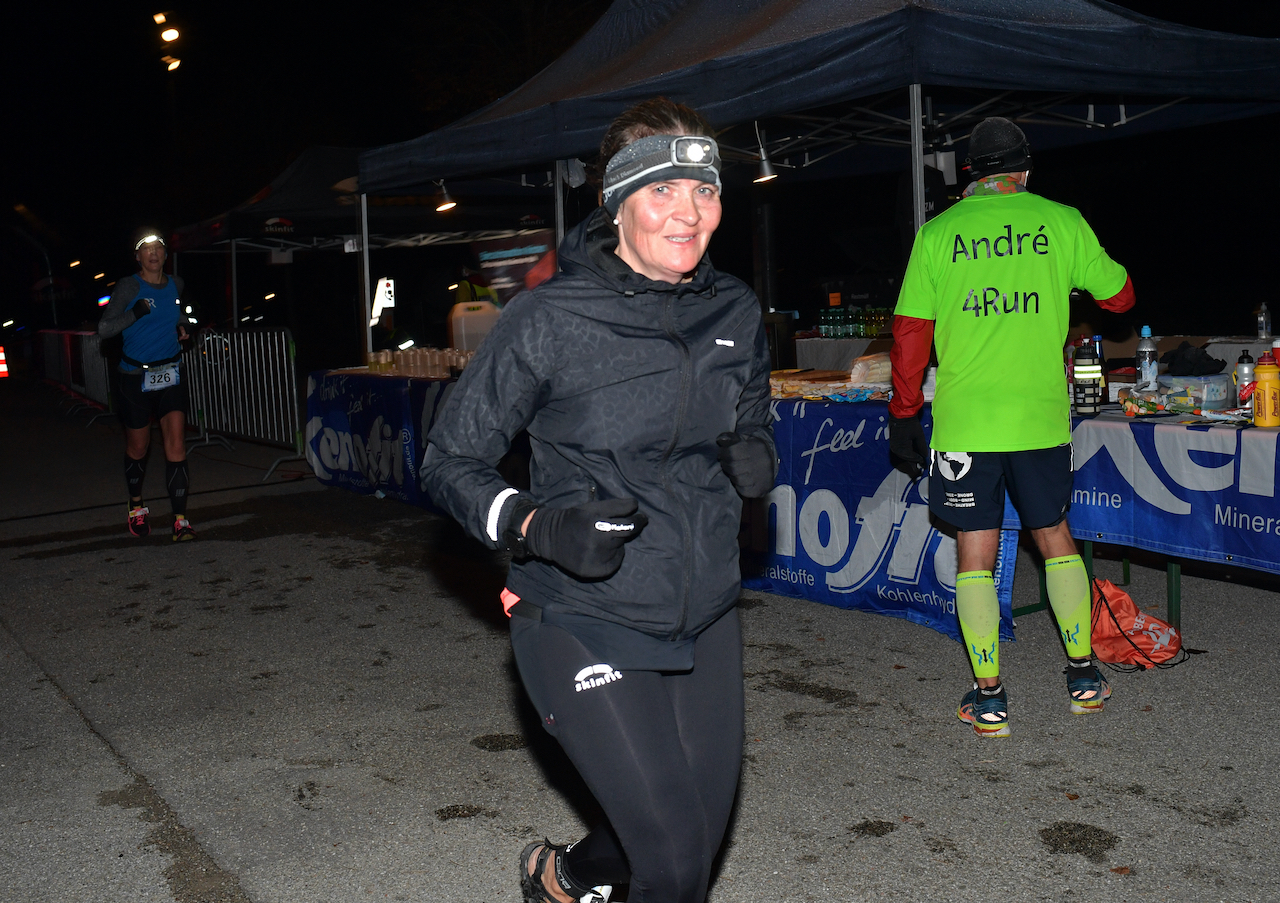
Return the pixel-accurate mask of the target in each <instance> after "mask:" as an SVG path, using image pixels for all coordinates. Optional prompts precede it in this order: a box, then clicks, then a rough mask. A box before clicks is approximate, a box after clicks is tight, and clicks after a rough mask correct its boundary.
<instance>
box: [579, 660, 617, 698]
mask: <svg viewBox="0 0 1280 903" xmlns="http://www.w3.org/2000/svg"><path fill="white" fill-rule="evenodd" d="M615 680H622V672H621V671H615V670H614V669H613V665H590V666H588V667H586V668H583V669H582V670H581V671H579V672H578V673H577V674H575V675H574V677H573V691H574V692H575V693H581V692H582V691H583V690H592V689H595V688H596V687H603V686H604V685H605V684H611V683H613V682H614V681H615Z"/></svg>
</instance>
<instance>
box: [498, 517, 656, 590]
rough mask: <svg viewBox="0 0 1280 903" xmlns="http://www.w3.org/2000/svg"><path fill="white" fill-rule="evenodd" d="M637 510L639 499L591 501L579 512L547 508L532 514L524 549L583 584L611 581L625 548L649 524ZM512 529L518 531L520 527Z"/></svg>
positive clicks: (619, 565)
mask: <svg viewBox="0 0 1280 903" xmlns="http://www.w3.org/2000/svg"><path fill="white" fill-rule="evenodd" d="M639 507H640V506H639V504H637V502H636V500H635V499H609V500H608V501H604V502H587V503H586V504H585V505H579V506H578V507H577V508H547V507H545V506H544V507H542V508H539V509H538V510H536V511H534V512H533V519H532V520H530V521H529V526H528V528H527V529H526V530H525V534H524V547H525V549H526V550H527V551H528V553H529V554H530V555H536V556H537V557H538V558H545V559H546V560H547V561H553V562H555V563H556V564H558V565H560V566H561V567H562V568H564V569H565V570H566V571H568V572H569V573H571V574H574V575H575V576H578V577H582V578H583V579H585V580H595V579H598V578H601V577H609V576H611V575H612V574H613V573H614V572H615V571H617V570H618V568H620V567H621V566H622V555H623V552H624V549H623V545H625V544H626V543H627V542H628V541H629V540H631V539H634V538H635V537H636V536H639V535H640V531H641V530H643V529H644V527H645V524H647V523H649V518H648V517H646V516H645V514H644V512H643V511H639V510H637V509H638V508H639ZM511 528H512V529H513V530H517V531H518V530H519V529H520V524H518V523H512V524H511Z"/></svg>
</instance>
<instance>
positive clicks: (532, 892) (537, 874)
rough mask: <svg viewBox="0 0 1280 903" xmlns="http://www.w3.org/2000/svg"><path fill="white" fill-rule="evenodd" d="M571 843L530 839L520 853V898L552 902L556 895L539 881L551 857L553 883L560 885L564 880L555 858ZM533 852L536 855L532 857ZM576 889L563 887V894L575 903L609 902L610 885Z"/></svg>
mask: <svg viewBox="0 0 1280 903" xmlns="http://www.w3.org/2000/svg"><path fill="white" fill-rule="evenodd" d="M571 846H573V844H565V845H562V844H558V843H552V842H551V841H550V840H543V841H541V842H538V841H534V842H533V843H531V844H529V845H528V846H526V847H525V848H524V849H523V850H522V851H521V852H520V892H521V895H522V896H523V897H524V903H556V898H555V897H553V896H552V895H551V893H550V892H549V891H548V890H547V888H546V886H545V885H544V884H543V883H542V875H543V873H544V872H545V871H546V868H547V860H548V859H549V858H551V857H555V859H556V862H555V864H553V865H552V869H553V870H554V871H555V873H556V881H557V883H559V884H560V885H561V887H564V885H565V884H566V883H568V882H567V881H566V880H565V879H564V878H563V877H562V875H563V872H562V871H561V866H560V863H559V859H560V857H561V856H563V855H564V854H565V853H567V852H568V851H569V847H571ZM534 853H537V854H538V855H537V856H536V857H535V856H534V855H533V854H534ZM579 891H580V889H578V888H572V887H571V888H566V889H565V893H567V894H568V895H569V896H571V897H573V899H574V900H575V901H576V903H609V897H610V895H612V893H613V885H612V884H602V885H597V886H596V887H593V888H591V889H590V890H582V891H581V892H579Z"/></svg>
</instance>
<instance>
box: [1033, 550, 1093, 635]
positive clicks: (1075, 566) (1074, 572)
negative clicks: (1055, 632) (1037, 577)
mask: <svg viewBox="0 0 1280 903" xmlns="http://www.w3.org/2000/svg"><path fill="white" fill-rule="evenodd" d="M1044 579H1045V585H1046V586H1047V587H1048V590H1049V607H1050V608H1052V609H1053V616H1054V618H1056V619H1057V621H1058V629H1059V630H1060V631H1062V642H1063V644H1064V645H1065V646H1066V647H1067V656H1068V657H1069V658H1087V657H1088V656H1089V655H1090V653H1091V651H1092V650H1091V645H1090V640H1091V637H1090V635H1089V630H1090V626H1091V624H1090V621H1091V616H1092V614H1093V609H1092V601H1093V600H1092V599H1090V594H1089V572H1088V571H1086V570H1085V567H1084V562H1083V561H1081V560H1080V556H1079V555H1064V556H1063V557H1061V558H1048V559H1046V560H1045V563H1044Z"/></svg>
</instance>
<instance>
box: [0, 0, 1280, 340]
mask: <svg viewBox="0 0 1280 903" xmlns="http://www.w3.org/2000/svg"><path fill="white" fill-rule="evenodd" d="M166 2H168V0H166ZM1121 5H1123V6H1127V7H1129V8H1132V9H1135V10H1137V11H1139V12H1143V13H1146V14H1149V15H1154V16H1159V17H1160V18H1164V19H1167V20H1171V21H1176V22H1181V23H1184V24H1188V25H1194V26H1197V27H1202V28H1212V29H1217V30H1221V31H1230V32H1235V33H1239V34H1250V35H1257V36H1263V37H1280V17H1277V16H1276V14H1274V13H1270V14H1265V15H1264V14H1259V12H1258V10H1259V9H1260V8H1264V7H1270V6H1271V5H1270V4H1261V3H1258V2H1257V0H1220V2H1215V3H1204V2H1185V0H1131V2H1128V3H1124V4H1121ZM607 6H608V2H607V0H469V2H466V3H455V2H439V0H437V2H431V3H416V4H399V3H384V4H350V5H346V6H344V7H337V8H334V11H333V12H326V11H322V9H323V8H322V7H321V6H320V5H319V4H314V3H302V2H297V0H287V2H276V3H263V4H245V3H238V2H232V3H220V4H198V5H197V4H191V5H189V6H181V5H180V6H175V7H172V10H171V19H172V20H173V22H174V23H175V24H177V25H178V27H180V28H181V29H182V30H183V38H182V39H181V42H180V44H179V45H178V48H179V49H178V50H170V51H169V52H170V53H173V54H174V55H177V56H180V57H181V58H182V60H183V63H182V66H181V68H179V69H178V70H177V71H176V72H174V73H167V72H165V71H164V67H163V66H162V65H161V63H160V62H159V57H160V56H161V54H162V53H164V52H165V51H164V50H162V49H161V47H160V42H159V39H158V37H157V32H158V31H159V28H158V27H157V26H155V25H154V24H153V23H152V20H151V14H152V13H154V12H157V11H159V10H160V9H162V8H165V9H167V7H165V6H164V5H162V4H142V3H138V2H133V0H127V2H116V3H95V4H88V3H79V4H67V3H58V2H45V3H40V4H22V5H20V6H18V7H16V8H15V9H12V10H9V11H8V12H6V25H5V32H6V39H7V40H6V42H5V43H6V54H5V55H4V57H3V59H0V65H2V66H3V76H4V84H5V89H4V118H5V122H6V126H7V127H6V129H5V133H6V135H5V139H4V141H3V142H2V144H3V147H0V155H2V156H0V160H2V162H3V168H2V169H0V172H3V188H2V191H3V198H2V200H3V201H4V208H3V210H0V217H3V219H2V220H0V223H3V224H4V226H3V228H0V314H5V315H6V316H5V318H6V319H7V317H8V316H9V315H11V314H10V311H12V310H14V309H16V308H17V307H18V306H23V307H25V305H26V300H25V298H24V297H22V296H23V294H24V293H23V290H22V288H23V285H24V284H25V285H29V284H30V279H31V277H32V274H33V273H34V274H35V276H36V277H37V278H38V276H39V275H41V273H42V270H43V264H42V263H40V262H38V260H39V259H38V257H37V256H36V255H35V254H34V252H33V251H32V249H31V248H30V246H29V245H28V244H26V243H25V242H24V240H23V239H21V238H20V237H19V236H18V235H17V233H16V232H15V229H14V228H13V227H20V228H22V229H24V230H26V231H28V232H29V233H33V234H35V236H36V237H37V238H38V239H39V240H40V241H41V242H43V243H44V244H45V245H46V246H47V247H48V248H49V252H50V256H51V258H52V259H53V263H54V268H55V270H58V269H59V268H60V267H65V265H66V263H67V262H68V261H69V260H71V259H72V258H77V257H78V258H83V259H84V260H85V262H86V266H85V270H89V269H91V268H97V269H105V270H107V271H109V272H110V273H112V278H114V276H118V275H120V274H121V273H122V272H125V271H127V268H128V267H129V266H130V265H131V263H132V261H131V260H130V257H129V255H128V253H127V249H126V248H125V247H124V245H125V242H126V239H127V236H128V234H129V233H130V232H131V231H132V230H133V229H134V228H135V227H136V226H137V225H139V224H142V223H153V224H155V225H157V226H158V227H160V228H164V229H169V228H174V227H177V226H180V225H183V224H185V223H188V222H192V221H195V220H199V219H203V218H205V217H208V216H212V215H214V214H216V213H219V212H221V211H223V210H225V209H227V208H229V207H231V206H233V205H235V204H237V203H239V202H241V201H243V200H244V199H245V198H247V197H248V196H249V195H251V194H253V193H254V192H255V191H256V190H257V189H258V188H260V187H261V186H263V185H265V184H266V183H267V182H269V181H270V180H271V179H272V178H273V177H274V176H275V175H277V174H278V173H279V172H280V170H281V169H283V168H284V167H285V166H286V165H287V164H288V163H289V162H290V161H291V160H292V159H293V158H294V157H295V156H296V155H297V154H298V152H299V151H301V150H303V149H304V148H306V147H308V146H310V145H314V144H337V145H358V146H371V145H377V144H382V143H387V142H391V141H398V140H403V139H406V138H410V137H414V136H416V135H419V134H422V133H424V132H427V131H430V130H431V129H433V128H436V127H439V126H441V125H443V124H446V123H448V122H450V121H452V120H453V119H455V118H457V117H458V116H460V115H463V114H465V113H467V112H469V111H470V110H472V109H475V108H477V107H479V106H481V105H483V104H484V103H486V102H488V101H489V100H492V99H494V98H496V97H498V96H500V95H501V94H503V93H505V92H506V91H508V90H510V89H512V88H514V87H516V86H517V85H518V84H520V83H521V82H522V81H523V80H524V79H526V78H527V77H529V76H530V75H532V74H533V73H535V72H536V71H537V70H538V69H540V68H541V67H542V66H544V65H546V63H548V62H550V61H551V60H552V59H554V58H555V56H556V55H558V54H559V53H560V52H561V51H562V50H563V49H565V48H566V47H567V46H569V45H570V44H571V43H572V42H573V41H574V40H575V39H576V38H577V37H578V36H579V35H580V34H581V33H582V32H583V31H585V30H586V29H587V28H588V27H589V25H590V24H591V22H592V21H594V19H595V18H596V17H597V16H598V15H599V14H600V13H601V12H602V11H603V10H604V9H605V8H607ZM1224 134H1225V135H1226V136H1227V137H1228V138H1229V139H1230V140H1232V141H1237V142H1243V144H1244V145H1246V146H1247V150H1248V152H1249V153H1250V154H1252V153H1253V152H1254V151H1257V152H1259V153H1265V156H1264V157H1262V158H1260V159H1252V158H1250V157H1245V158H1239V159H1237V158H1235V157H1234V156H1233V155H1231V154H1227V155H1225V157H1220V158H1219V159H1223V160H1224V164H1223V167H1224V169H1225V172H1223V170H1219V169H1218V167H1216V166H1215V167H1206V166H1205V165H1204V164H1200V163H1197V162H1193V161H1192V160H1190V159H1188V160H1185V161H1181V162H1180V163H1179V162H1175V163H1168V162H1167V161H1166V162H1165V164H1164V165H1163V166H1162V165H1160V164H1159V163H1158V161H1154V160H1153V159H1152V158H1153V157H1161V156H1163V155H1161V154H1159V153H1158V151H1157V149H1156V148H1157V146H1156V145H1154V144H1152V143H1151V141H1149V140H1148V141H1145V142H1144V141H1137V140H1128V141H1118V142H1112V144H1114V145H1115V148H1114V149H1112V150H1111V151H1109V152H1107V156H1106V157H1105V160H1102V159H1101V158H1096V153H1097V152H1094V157H1095V158H1096V159H1095V158H1091V159H1086V160H1085V161H1084V164H1083V166H1082V167H1081V170H1080V173H1081V178H1085V177H1087V178H1090V179H1096V178H1098V177H1099V176H1098V171H1099V167H1103V166H1105V168H1106V169H1115V170H1118V171H1119V172H1121V173H1124V175H1123V176H1117V175H1110V176H1104V177H1106V178H1112V179H1123V181H1125V182H1126V183H1128V184H1127V186H1126V187H1125V188H1124V189H1123V191H1122V193H1123V192H1126V191H1127V192H1129V193H1130V194H1131V195H1132V198H1131V199H1130V200H1131V201H1132V203H1126V205H1123V206H1125V207H1126V209H1125V210H1124V211H1123V212H1118V211H1116V210H1105V209H1104V210H1100V211H1090V210H1088V209H1086V214H1087V215H1089V214H1091V213H1092V214H1095V215H1096V216H1097V217H1099V218H1100V219H1101V220H1102V221H1103V223H1105V224H1106V225H1107V226H1108V227H1113V228H1115V229H1117V230H1123V231H1126V232H1129V233H1131V234H1130V238H1132V234H1135V233H1137V232H1140V231H1141V230H1143V229H1144V228H1146V226H1147V224H1146V223H1144V212H1143V211H1144V210H1153V209H1156V208H1159V207H1160V203H1161V199H1167V198H1168V197H1169V196H1170V195H1171V194H1174V193H1178V194H1180V195H1182V196H1183V197H1185V201H1183V202H1181V203H1179V204H1177V205H1172V206H1171V207H1170V209H1172V210H1174V211H1176V214H1171V213H1169V212H1167V211H1166V210H1165V209H1163V208H1161V209H1160V213H1159V215H1160V217H1161V219H1162V220H1167V219H1168V217H1169V216H1171V215H1175V216H1182V217H1184V220H1183V222H1182V223H1181V224H1179V223H1173V224H1170V223H1168V222H1163V223H1162V224H1161V225H1162V227H1163V228H1164V234H1166V235H1169V236H1176V235H1177V234H1179V233H1178V231H1177V230H1178V229H1179V228H1181V229H1183V230H1184V233H1185V234H1188V235H1190V234H1192V233H1193V232H1194V231H1195V230H1197V229H1199V230H1200V231H1203V230H1204V225H1205V220H1206V219H1209V220H1212V221H1213V222H1214V226H1215V228H1216V229H1217V230H1219V231H1223V230H1224V227H1227V228H1232V229H1233V230H1234V231H1236V232H1238V233H1240V234H1244V233H1248V232H1250V231H1252V232H1253V233H1254V235H1253V237H1251V238H1246V239H1245V240H1244V243H1243V245H1242V244H1241V243H1240V241H1239V240H1238V236H1237V240H1227V239H1226V238H1224V239H1223V241H1221V242H1219V243H1217V244H1213V243H1211V244H1212V247H1209V246H1205V245H1203V244H1202V245H1196V244H1195V243H1194V241H1193V242H1192V244H1190V245H1187V246H1185V247H1184V248H1183V249H1179V248H1176V247H1175V248H1169V247H1166V246H1165V245H1167V243H1168V241H1169V240H1171V239H1168V238H1166V239H1161V240H1159V241H1157V242H1156V243H1155V244H1150V243H1148V245H1145V246H1144V245H1143V243H1142V242H1134V241H1129V242H1128V243H1127V244H1125V243H1124V242H1122V244H1125V250H1126V251H1127V252H1128V253H1130V254H1133V255H1139V254H1144V253H1145V254H1147V255H1150V258H1151V260H1150V265H1149V267H1148V269H1149V270H1150V269H1152V268H1153V267H1154V265H1155V263H1156V259H1157V258H1160V259H1165V260H1168V261H1169V262H1171V263H1172V262H1173V261H1176V260H1178V259H1179V258H1181V263H1182V265H1183V266H1184V267H1189V270H1188V271H1187V272H1184V273H1183V274H1182V275H1180V276H1179V281H1180V282H1182V283H1186V282H1187V281H1188V280H1190V281H1191V282H1192V283H1194V284H1195V285H1196V286H1198V288H1197V291H1201V292H1207V291H1210V290H1211V289H1212V288H1213V287H1214V284H1215V283H1214V280H1218V282H1217V286H1218V287H1223V286H1222V281H1223V280H1229V279H1230V278H1232V276H1233V272H1234V271H1235V270H1246V271H1249V272H1247V273H1245V275H1244V276H1242V277H1241V278H1242V279H1243V284H1245V285H1246V286H1247V287H1248V290H1249V291H1257V290H1259V289H1260V288H1261V287H1262V286H1263V285H1264V284H1269V279H1270V273H1269V272H1265V271H1264V270H1263V265H1264V263H1265V262H1267V261H1269V260H1270V256H1271V251H1270V250H1268V249H1269V248H1270V244H1271V243H1270V241H1269V240H1264V239H1265V236H1263V235H1260V234H1257V233H1258V229H1259V228H1261V227H1263V226H1264V225H1265V226H1266V227H1268V228H1269V227H1270V222H1271V219H1270V216H1269V215H1268V216H1267V217H1266V218H1265V219H1264V217H1263V215H1262V212H1266V213H1267V214H1269V212H1270V208H1271V207H1273V206H1274V197H1275V195H1276V187H1277V186H1276V181H1277V178H1276V174H1275V169H1274V167H1273V166H1272V163H1271V157H1272V155H1273V150H1274V147H1275V146H1276V139H1277V138H1280V129H1278V128H1277V117H1270V118H1269V119H1267V120H1265V121H1261V122H1255V123H1254V124H1251V125H1246V126H1238V127H1233V128H1229V129H1227V130H1226V132H1225V133H1224ZM1215 140H1216V139H1215V133H1213V132H1212V131H1205V130H1197V132H1196V134H1194V135H1191V136H1189V138H1188V141H1189V143H1190V144H1193V145H1197V146H1199V145H1202V144H1207V145H1211V144H1212V143H1213V142H1214V141H1215ZM1057 159H1058V158H1056V157H1055V161H1056V160H1057ZM1051 162H1053V161H1051ZM1117 164H1119V165H1118V166H1117ZM1214 171H1218V172H1223V174H1224V175H1229V176H1230V177H1231V181H1230V182H1227V181H1225V180H1224V181H1223V182H1222V183H1219V184H1214V185H1212V186H1210V185H1208V184H1206V183H1205V180H1207V179H1209V177H1210V176H1211V174H1212V173H1213V172H1214ZM1086 174H1087V176H1086ZM1037 175H1040V170H1039V169H1038V172H1037ZM1060 175H1061V174H1060ZM1068 182H1069V180H1067V182H1064V180H1063V179H1062V178H1055V179H1050V180H1048V181H1047V182H1046V181H1041V183H1040V184H1041V187H1044V186H1046V184H1049V185H1054V186H1062V188H1061V192H1062V193H1065V194H1068V195H1070V194H1071V191H1070V185H1069V184H1068ZM1197 183H1198V184H1197ZM1045 193H1048V190H1047V188H1046V189H1045ZM1212 193H1221V194H1230V195H1231V196H1232V197H1233V200H1232V201H1231V202H1230V203H1225V205H1224V202H1222V201H1221V200H1218V201H1216V202H1214V203H1210V204H1207V205H1205V204H1202V203H1201V197H1202V196H1203V195H1206V194H1212ZM1058 199H1060V200H1064V201H1067V202H1068V203H1078V205H1080V206H1082V209H1083V208H1085V207H1089V206H1097V205H1096V204H1095V203H1094V202H1093V200H1092V196H1090V195H1088V194H1087V193H1084V194H1078V196H1072V197H1059V198H1058ZM15 204H21V205H23V206H24V207H25V209H26V210H27V211H28V213H27V215H26V216H25V218H24V217H23V216H21V215H19V214H18V213H15V212H14V210H13V208H14V205H15ZM1233 204H1234V206H1232V205H1233ZM1104 206H1105V205H1104ZM1223 217H1226V218H1227V222H1226V223H1224V222H1223ZM1095 226H1096V227H1098V230H1099V233H1100V234H1103V233H1104V229H1103V227H1102V226H1101V225H1099V224H1098V223H1095ZM1211 231H1212V230H1211ZM1108 244H1109V247H1111V246H1112V245H1113V244H1114V243H1113V242H1109V243H1108ZM1156 245H1159V248H1157V247H1156ZM1144 247H1145V248H1146V250H1145V252H1144V250H1143V248H1144ZM1186 248H1191V250H1192V253H1191V254H1190V255H1188V254H1186V253H1184V251H1185V250H1186ZM1197 254H1199V255H1201V256H1203V255H1207V254H1208V255H1225V256H1224V257H1223V258H1222V259H1215V260H1213V261H1202V263H1203V266H1201V265H1200V264H1199V263H1195V262H1194V261H1188V260H1187V257H1188V256H1191V257H1195V256H1196V255H1197ZM1251 256H1252V257H1259V256H1260V257H1261V258H1262V259H1261V260H1250V259H1249V258H1250V257H1251ZM1117 257H1119V255H1118V254H1117ZM1125 262H1126V265H1129V261H1128V260H1126V261H1125ZM1193 263H1194V265H1192V264H1193ZM1250 268H1252V269H1250ZM1140 269H1141V267H1137V266H1131V271H1132V272H1134V273H1135V274H1136V273H1137V272H1139V270H1140ZM64 272H65V270H64ZM740 275H748V276H749V274H740ZM1151 278H1154V277H1151ZM1197 280H1198V281H1197ZM1149 281H1150V279H1149ZM1135 282H1136V283H1138V285H1139V295H1140V297H1141V296H1142V288H1141V286H1142V282H1141V281H1140V280H1138V279H1137V277H1136V275H1135ZM1255 303H1256V302H1255Z"/></svg>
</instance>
